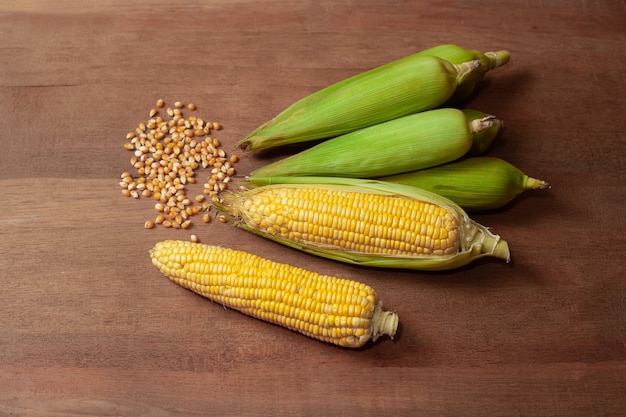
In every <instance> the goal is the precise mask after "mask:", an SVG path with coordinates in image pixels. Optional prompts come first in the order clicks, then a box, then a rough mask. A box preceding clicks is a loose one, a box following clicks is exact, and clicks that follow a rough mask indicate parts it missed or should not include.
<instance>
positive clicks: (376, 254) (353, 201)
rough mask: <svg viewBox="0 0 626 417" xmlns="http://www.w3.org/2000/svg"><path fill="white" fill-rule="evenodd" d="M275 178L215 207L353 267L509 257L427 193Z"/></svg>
mask: <svg viewBox="0 0 626 417" xmlns="http://www.w3.org/2000/svg"><path fill="white" fill-rule="evenodd" d="M280 180H282V183H281V184H276V185H267V186H260V187H257V188H252V189H249V190H247V191H238V192H230V193H226V194H224V195H223V200H222V201H221V202H215V203H214V204H215V206H216V207H217V209H218V210H220V211H222V212H223V213H225V214H229V215H231V216H232V217H227V219H230V221H232V222H233V223H234V224H235V225H236V226H238V227H242V228H243V229H245V230H248V231H250V232H252V233H255V234H258V235H260V236H263V237H266V238H268V239H272V240H274V241H276V242H279V243H282V244H284V245H287V246H290V247H293V248H296V249H299V250H302V251H305V252H308V253H312V254H315V255H318V256H322V257H326V258H330V259H335V260H338V261H342V262H348V263H353V264H358V265H364V266H373V267H385V268H405V269H421V270H445V269H453V268H457V267H460V266H462V265H466V264H468V263H470V262H472V261H474V260H476V259H479V258H483V257H488V256H492V257H496V258H501V259H505V260H506V261H508V260H509V259H510V252H509V248H508V245H507V243H506V241H504V240H502V239H501V238H500V236H498V235H496V234H493V233H492V232H491V231H489V230H488V229H487V228H486V227H484V226H482V225H480V224H478V223H477V222H475V221H473V220H472V219H470V218H469V216H468V215H467V214H466V213H465V212H464V211H463V210H462V209H461V208H460V207H459V206H458V205H457V204H455V203H453V202H452V201H450V200H448V199H446V198H444V197H441V196H439V195H437V194H434V193H431V192H430V191H426V190H421V189H418V188H415V187H410V186H406V185H402V184H393V183H389V182H384V181H375V180H363V179H354V178H339V177H327V178H321V177H283V178H281V179H280Z"/></svg>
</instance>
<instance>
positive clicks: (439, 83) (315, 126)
mask: <svg viewBox="0 0 626 417" xmlns="http://www.w3.org/2000/svg"><path fill="white" fill-rule="evenodd" d="M480 66H481V62H480V60H471V61H468V62H464V63H461V64H458V65H453V64H450V63H449V62H448V61H446V60H443V59H441V58H438V57H435V56H420V55H419V54H414V55H411V56H408V57H405V58H402V59H400V60H397V61H394V62H392V63H389V64H387V65H383V66H382V67H378V68H375V69H373V70H370V71H367V72H364V73H361V74H358V75H356V76H353V77H351V78H348V79H346V80H343V81H340V82H338V83H336V84H333V85H331V86H329V87H326V88H324V89H322V90H320V91H318V92H316V93H313V94H311V95H309V96H307V97H305V98H303V99H301V100H299V101H297V102H296V103H294V104H292V105H291V106H290V107H288V108H287V109H286V110H284V111H283V112H281V113H280V114H279V115H277V116H276V117H274V118H273V119H272V120H270V121H268V122H266V123H264V124H263V125H261V126H260V127H258V128H257V129H255V130H254V131H252V132H251V133H250V134H248V135H247V136H246V137H245V138H243V139H242V140H241V141H240V142H239V144H238V146H239V147H240V148H241V149H244V150H252V151H254V150H261V149H267V148H271V147H275V146H282V145H286V144H292V143H299V142H305V141H310V140H318V139H327V138H329V137H334V136H338V135H342V134H344V133H348V132H352V131H355V130H359V129H362V128H364V127H367V126H371V125H375V124H377V123H382V122H385V121H387V120H392V119H395V118H397V117H401V116H405V115H407V114H411V113H416V112H420V111H425V110H430V109H434V108H437V107H439V106H441V105H442V104H443V103H445V102H446V101H447V100H448V99H449V98H450V97H451V96H452V94H453V93H454V91H455V90H456V88H457V85H458V84H460V83H462V82H463V80H465V79H466V78H467V77H469V76H470V74H472V72H474V71H478V69H479V68H480Z"/></svg>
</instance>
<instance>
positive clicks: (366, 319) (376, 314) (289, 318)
mask: <svg viewBox="0 0 626 417" xmlns="http://www.w3.org/2000/svg"><path fill="white" fill-rule="evenodd" d="M150 257H151V258H152V263H153V264H154V265H155V266H156V267H157V268H159V270H160V271H161V272H163V273H164V274H165V275H167V276H168V277H169V278H170V279H171V280H172V281H174V282H176V283H178V284H180V285H182V286H183V287H185V288H188V289H190V290H192V291H194V292H196V293H198V294H200V295H202V296H204V297H207V298H209V299H211V300H213V301H215V302H217V303H219V304H221V305H223V306H225V307H229V308H232V309H234V310H238V311H240V312H242V313H244V314H247V315H249V316H252V317H255V318H257V319H261V320H265V321H268V322H271V323H275V324H278V325H281V326H284V327H286V328H288V329H291V330H295V331H297V332H300V333H302V334H305V335H307V336H309V337H313V338H316V339H319V340H322V341H325V342H329V343H334V344H336V345H339V346H344V347H351V348H357V347H360V346H363V345H364V344H365V343H366V342H367V341H368V340H372V341H375V340H376V339H378V337H379V336H381V335H389V336H390V337H391V338H393V336H394V335H395V333H396V329H397V327H398V315H397V314H396V313H392V312H389V311H383V309H382V301H381V300H380V299H379V298H378V294H377V293H376V291H375V290H374V289H372V288H371V287H369V286H367V285H365V284H362V283H359V282H355V281H351V280H347V279H340V278H336V277H331V276H327V275H320V274H316V273H314V272H311V271H306V270H304V269H301V268H296V267H293V266H290V265H286V264H280V263H276V262H272V261H270V260H267V259H264V258H261V257H258V256H255V255H252V254H249V253H246V252H242V251H237V250H232V249H226V248H221V247H217V246H209V245H203V244H200V243H193V242H184V241H165V242H160V243H157V244H156V245H155V246H154V248H153V249H152V250H151V251H150Z"/></svg>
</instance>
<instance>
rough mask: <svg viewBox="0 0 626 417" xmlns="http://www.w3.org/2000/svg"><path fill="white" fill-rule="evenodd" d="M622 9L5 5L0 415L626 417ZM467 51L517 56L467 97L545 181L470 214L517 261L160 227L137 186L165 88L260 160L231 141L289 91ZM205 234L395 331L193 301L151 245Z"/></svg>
mask: <svg viewBox="0 0 626 417" xmlns="http://www.w3.org/2000/svg"><path fill="white" fill-rule="evenodd" d="M624 22H626V7H625V6H624V2H623V1H613V0H596V1H587V0H569V1H566V0H554V1H549V0H544V1H540V0H529V1H524V2H517V1H513V0H503V1H491V0H471V1H463V2H461V1H443V0H441V1H392V0H390V1H325V0H324V1H322V0H320V1H304V0H296V1H287V0H278V1H265V2H264V1H252V0H236V1H233V0H213V1H210V0H178V1H170V0H152V1H132V0H130V1H129V0H123V1H122V0H103V1H98V2H83V1H79V0H62V1H56V2H52V1H44V0H24V1H19V2H17V1H0V119H1V121H2V124H1V125H2V151H1V152H0V191H1V193H2V196H3V197H2V198H3V201H4V202H5V203H4V204H3V205H2V212H3V215H2V216H0V253H1V254H2V255H1V256H0V274H1V280H0V415H5V416H84V415H89V416H104V415H106V416H109V415H116V416H208V415H215V416H228V415H233V416H234V415H242V416H269V415H281V416H382V415H389V416H416V415H419V416H570V417H571V416H618V415H624V414H623V413H624V412H625V410H626V281H625V278H624V275H625V268H624V265H625V264H624V253H625V251H626V238H625V237H624V236H625V235H624V231H625V225H626V211H625V210H624V201H625V199H626V193H625V192H624V188H625V186H624V179H625V174H626V170H625V168H624V166H625V163H626V151H625V150H624V145H625V144H626V128H625V127H624V122H625V121H626V118H625V114H626V106H625V100H624V97H625V96H626V87H625V85H626V78H625V76H624V74H625V73H626V67H625V61H626V51H625V46H626V26H625V25H624ZM448 42H452V43H458V44H461V45H464V46H467V47H471V48H474V49H480V50H483V51H488V50H498V49H507V50H509V51H510V52H511V56H512V58H511V61H510V62H509V64H507V65H506V66H505V67H502V68H499V69H497V70H495V71H493V72H491V73H489V74H488V76H487V78H486V80H485V83H484V84H482V87H481V89H480V91H479V94H478V95H476V96H475V97H474V98H472V99H471V101H470V102H469V103H467V105H466V106H467V107H470V108H475V109H478V110H482V111H484V112H488V113H493V114H495V115H497V116H498V117H499V118H501V119H503V120H504V121H505V123H506V128H505V131H504V133H503V135H502V136H501V137H500V138H498V141H497V143H496V144H495V145H494V146H493V147H492V148H491V149H490V150H489V152H488V154H489V155H493V156H498V157H501V158H504V159H506V160H508V161H510V162H512V163H514V164H515V165H516V166H518V167H520V168H521V169H522V170H524V171H525V172H526V173H528V174H530V175H532V176H535V177H538V178H541V179H544V180H546V181H548V182H550V183H551V185H552V189H551V190H550V191H544V192H532V193H527V194H526V195H525V196H524V197H522V198H519V199H517V200H515V202H514V203H512V204H510V205H509V206H507V207H506V208H504V209H501V210H497V211H495V212H489V213H477V214H475V215H474V216H473V217H474V218H475V219H476V220H478V221H480V222H481V223H483V224H486V225H488V226H490V227H492V228H493V230H494V231H495V232H497V233H499V234H500V235H502V236H503V237H505V238H506V239H507V240H508V241H509V243H510V246H511V250H512V254H513V261H512V262H511V263H510V264H505V263H503V262H500V261H498V260H495V261H486V262H478V263H476V264H474V265H471V266H469V267H466V268H462V269H460V270H455V271H449V272H441V273H425V272H415V271H413V272H411V271H392V270H372V269H363V268H358V267H354V266H350V265H345V264H339V263H337V262H333V261H329V260H325V259H321V258H316V257H313V256H311V255H306V254H304V253H300V252H297V251H295V250H292V249H288V248H285V247H283V246H280V245H278V244H276V243H274V242H271V241H268V240H264V239H262V238H260V237H256V236H253V235H251V234H248V233H247V232H245V231H243V230H239V229H234V228H232V226H230V225H227V224H222V223H220V222H217V221H214V222H211V223H210V224H208V225H206V224H203V223H202V222H201V221H200V219H199V218H198V219H197V220H194V224H193V226H192V228H191V229H188V230H174V229H165V228H162V227H159V228H155V229H152V230H147V229H145V228H144V226H143V225H144V222H145V221H146V220H147V219H150V218H154V216H155V211H154V208H153V205H154V202H153V200H152V199H151V198H142V199H138V200H136V199H133V198H126V197H124V196H122V195H121V193H120V188H119V186H118V182H119V181H120V180H119V176H120V174H121V173H122V172H123V171H127V170H132V167H131V166H130V162H129V161H130V156H131V153H130V152H128V151H126V150H125V149H124V148H123V144H124V142H125V141H126V139H125V136H126V133H127V132H128V131H130V130H133V129H134V128H135V127H136V126H137V125H138V123H139V122H142V121H146V120H148V112H149V110H150V109H151V108H152V107H154V103H155V101H156V100H157V99H158V98H163V99H164V100H165V101H166V102H167V103H168V104H170V105H171V103H174V102H175V101H178V100H180V101H183V102H185V103H189V102H193V103H195V104H196V105H197V106H198V110H196V112H195V114H197V115H199V116H202V117H203V118H204V119H206V120H210V121H218V122H220V123H221V124H222V125H223V129H222V130H220V131H216V132H214V134H213V137H216V138H218V139H219V140H220V141H221V143H222V145H223V149H224V150H226V151H227V152H228V153H229V154H236V155H238V156H239V157H240V161H239V162H238V163H237V164H236V168H237V172H238V174H240V175H245V174H246V173H248V172H250V170H252V169H254V168H255V167H259V166H261V165H263V164H265V163H267V162H269V161H270V160H273V159H277V158H279V157H282V156H284V155H285V153H286V152H287V151H282V153H281V152H277V153H269V154H265V155H258V154H254V153H248V154H243V153H242V152H239V151H237V150H236V149H235V144H236V143H237V141H238V140H239V139H240V138H242V137H243V136H244V135H245V134H246V133H248V132H249V131H251V130H252V129H253V128H255V127H256V126H257V125H259V124H261V123H262V122H264V121H266V120H267V119H269V118H271V117H272V116H274V115H276V114H277V113H278V112H279V111H281V110H283V109H284V108H285V107H286V106H287V105H289V104H291V103H292V102H294V101H295V100H297V99H299V98H301V97H304V96H305V95H307V94H309V93H312V92H313V91H316V90H318V89H320V88H322V87H325V86H327V85H329V84H331V83H333V82H335V81H339V80H341V79H343V78H346V77H348V76H351V75H354V74H356V73H359V72H362V71H365V70H367V69H370V68H373V67H376V66H379V65H382V64H384V63H387V62H390V61H393V60H395V59H398V58H400V57H403V56H405V55H409V54H411V53H413V52H416V51H419V50H421V49H425V48H427V47H430V46H434V45H437V44H440V43H448ZM206 175H207V174H206V173H205V172H204V171H201V172H199V173H198V174H197V176H198V178H205V177H206ZM195 186H196V187H200V183H198V184H196V185H195ZM199 189H200V188H193V187H191V186H190V191H189V194H190V195H195V194H194V193H197V192H199V191H198V190H199ZM193 190H196V191H193ZM191 233H194V234H196V235H198V236H199V237H200V239H201V241H202V242H204V243H211V244H216V245H223V246H227V247H233V248H237V249H242V250H246V251H249V252H252V253H255V254H257V255H261V256H264V257H267V258H270V259H273V260H277V261H281V262H287V263H290V264H293V265H297V266H301V267H305V268H308V269H312V270H315V271H317V272H321V273H327V274H333V275H338V276H343V277H347V278H352V279H358V280H360V281H363V282H366V283H368V284H370V285H372V286H374V287H375V288H376V289H377V290H378V291H379V293H380V294H381V296H382V298H383V300H384V302H385V305H386V306H388V307H389V308H390V309H392V310H394V311H396V312H397V313H398V314H399V316H400V321H401V326H400V331H399V335H398V337H397V338H396V339H395V340H393V341H390V340H380V341H379V342H376V343H374V344H370V345H368V346H367V347H366V348H364V349H360V350H349V349H341V348H337V347H334V346H332V345H328V344H324V343H322V342H318V341H315V340H312V339H308V338H306V337H304V336H302V335H299V334H297V333H294V332H290V331H288V330H284V329H282V328H280V327H277V326H274V325H270V324H267V323H263V322H261V321H258V320H255V319H252V318H249V317H246V316H244V315H242V314H240V313H237V312H235V311H232V310H225V309H224V308H222V307H221V306H220V305H216V304H213V303H211V302H209V301H207V300H205V299H203V298H201V297H199V296H196V295H195V294H193V293H191V292H189V291H187V290H185V289H183V288H181V287H178V286H176V285H175V284H173V283H171V282H170V281H169V280H167V279H166V278H165V277H164V276H162V275H161V274H160V273H159V272H158V271H157V270H156V269H155V268H154V267H153V266H152V265H151V263H150V260H149V257H148V250H149V249H150V248H151V247H152V245H153V244H154V243H155V242H157V241H160V240H164V239H189V237H190V234H191Z"/></svg>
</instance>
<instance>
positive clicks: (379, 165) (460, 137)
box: [249, 108, 499, 182]
mask: <svg viewBox="0 0 626 417" xmlns="http://www.w3.org/2000/svg"><path fill="white" fill-rule="evenodd" d="M496 122H497V121H496V120H495V118H494V117H493V116H489V115H485V116H484V117H481V118H476V119H474V120H472V121H471V122H470V121H469V120H468V118H467V117H466V115H465V113H464V112H463V111H461V110H458V109H454V108H443V109H436V110H430V111H425V112H421V113H416V114H411V115H408V116H404V117H400V118H397V119H394V120H390V121H388V122H384V123H380V124H377V125H374V126H370V127H366V128H364V129H360V130H357V131H355V132H350V133H346V134H345V135H341V136H338V137H335V138H332V139H329V140H326V141H324V142H321V143H319V144H317V145H315V146H313V147H312V148H309V149H306V150H304V151H302V152H299V153H297V154H295V155H292V156H289V157H287V158H283V159H281V160H279V161H276V162H274V163H271V164H268V165H265V166H263V167H260V168H258V169H256V170H254V171H253V172H252V173H251V175H250V178H249V179H250V181H252V182H257V181H263V182H265V180H264V178H270V177H282V176H322V177H323V176H330V177H349V178H373V177H379V176H384V175H393V174H398V173H401V172H408V171H414V170H418V169H424V168H429V167H433V166H437V165H440V164H444V163H446V162H450V161H454V160H456V159H458V158H461V157H462V156H463V155H465V154H466V153H467V152H468V150H469V149H470V148H471V147H472V146H473V143H474V136H476V135H479V134H480V133H481V132H482V131H484V130H487V129H490V131H491V130H492V129H491V128H492V126H493V125H494V124H495V123H496ZM498 123H499V122H498ZM496 130H497V129H496ZM257 178H259V179H260V180H257Z"/></svg>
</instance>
